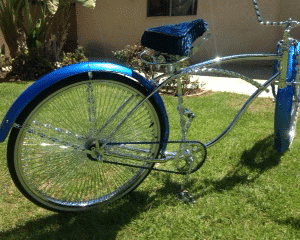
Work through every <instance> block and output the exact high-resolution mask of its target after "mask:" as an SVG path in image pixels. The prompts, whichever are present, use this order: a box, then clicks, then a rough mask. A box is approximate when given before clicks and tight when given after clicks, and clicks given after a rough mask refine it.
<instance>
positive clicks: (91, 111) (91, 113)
mask: <svg viewBox="0 0 300 240" xmlns="http://www.w3.org/2000/svg"><path fill="white" fill-rule="evenodd" d="M86 84H87V88H86V94H87V99H86V100H87V112H88V123H89V124H88V126H89V129H88V133H89V135H90V136H91V135H92V133H93V132H94V130H95V129H96V116H95V101H94V94H93V85H92V83H91V82H87V83H86Z"/></svg>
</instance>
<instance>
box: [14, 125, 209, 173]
mask: <svg viewBox="0 0 300 240" xmlns="http://www.w3.org/2000/svg"><path fill="white" fill-rule="evenodd" d="M33 123H34V124H35V125H38V126H43V127H46V128H48V129H52V130H54V131H56V132H61V130H60V129H58V128H51V126H50V125H47V124H40V123H38V122H37V121H33ZM13 127H14V128H17V129H26V128H28V127H24V126H21V125H20V124H18V123H14V124H13ZM27 132H28V133H30V134H34V135H37V136H39V137H41V138H44V139H48V140H50V141H52V142H56V143H60V144H62V145H63V146H66V147H71V148H73V149H74V150H76V151H84V150H86V148H85V147H83V146H78V145H75V144H72V143H69V142H64V141H60V140H58V139H57V138H54V137H50V136H47V135H45V134H44V133H40V132H36V131H34V130H33V129H32V128H28V129H27ZM65 134H66V135H68V136H70V135H73V136H74V137H76V138H77V139H81V138H82V137H81V136H79V135H76V134H73V133H71V132H69V131H66V132H65ZM166 143H168V144H172V143H180V144H182V143H187V144H201V145H202V146H203V147H204V149H206V148H205V145H203V144H202V143H201V142H199V141H187V140H185V141H180V140H176V141H167V142H161V141H154V142H110V143H107V144H106V145H121V144H166ZM205 154H206V152H205ZM162 155H163V154H162ZM204 157H206V156H204ZM172 158H173V159H174V160H175V155H174V157H171V159H172ZM171 159H170V160H171ZM157 160H166V162H167V157H166V156H163V157H162V158H160V159H157ZM203 161H205V158H204V160H203ZM101 162H103V163H109V164H115V165H121V166H127V167H133V168H142V169H149V170H154V171H160V172H166V173H175V174H181V175H186V174H187V173H186V172H180V171H174V170H167V169H161V168H155V167H145V166H140V165H135V164H128V163H120V162H116V161H109V160H101Z"/></svg>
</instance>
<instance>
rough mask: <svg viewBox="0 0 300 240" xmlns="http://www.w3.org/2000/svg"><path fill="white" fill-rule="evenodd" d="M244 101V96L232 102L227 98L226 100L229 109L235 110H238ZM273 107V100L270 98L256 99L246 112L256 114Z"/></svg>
mask: <svg viewBox="0 0 300 240" xmlns="http://www.w3.org/2000/svg"><path fill="white" fill-rule="evenodd" d="M235 96H236V95H235ZM246 100H247V97H246V96H240V97H239V98H234V100H232V99H231V98H229V99H228V100H227V104H228V105H229V106H230V107H233V108H236V109H237V110H238V109H240V107H241V106H242V104H243V103H244V102H245V101H246ZM273 105H274V104H273V100H272V99H271V98H257V99H255V100H254V101H253V102H252V104H251V105H250V106H249V108H248V110H249V111H250V112H257V111H262V110H264V109H267V108H270V107H273Z"/></svg>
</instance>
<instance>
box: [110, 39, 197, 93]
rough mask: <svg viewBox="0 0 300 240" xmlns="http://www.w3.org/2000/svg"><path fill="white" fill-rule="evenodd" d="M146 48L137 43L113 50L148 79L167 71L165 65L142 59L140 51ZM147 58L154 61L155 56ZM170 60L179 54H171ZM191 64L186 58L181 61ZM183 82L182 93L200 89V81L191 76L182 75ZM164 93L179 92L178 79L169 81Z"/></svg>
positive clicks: (119, 58)
mask: <svg viewBox="0 0 300 240" xmlns="http://www.w3.org/2000/svg"><path fill="white" fill-rule="evenodd" d="M144 50H145V47H143V46H141V45H140V44H135V45H128V46H126V47H125V49H123V50H120V51H116V52H113V54H114V57H115V58H117V59H118V60H119V61H120V62H122V63H124V64H125V65H127V66H129V67H131V68H133V69H135V70H137V71H139V72H141V73H143V74H144V75H145V76H146V78H147V79H150V78H154V77H155V74H157V72H158V71H162V72H165V71H166V69H165V67H156V66H154V65H147V64H146V63H144V62H143V61H142V60H141V59H140V53H141V52H143V51H144ZM145 58H146V60H147V61H149V62H153V60H154V57H153V56H151V55H147V56H145ZM169 58H170V59H169V60H171V61H174V60H175V59H176V58H177V56H169ZM156 59H159V61H160V62H162V63H163V62H166V58H165V57H164V56H163V55H160V56H159V57H157V58H156ZM188 64H189V62H188V61H187V60H186V61H184V62H182V63H181V66H180V67H185V66H187V65H188ZM181 83H182V94H183V95H186V94H190V93H193V92H195V91H197V90H199V89H200V86H199V84H198V83H193V82H191V80H190V76H188V75H187V76H182V77H181ZM161 92H162V93H167V94H176V92H177V80H176V79H173V80H171V81H170V82H168V83H167V84H166V85H165V86H164V87H163V88H162V89H161Z"/></svg>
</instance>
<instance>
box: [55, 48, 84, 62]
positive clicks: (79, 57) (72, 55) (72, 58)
mask: <svg viewBox="0 0 300 240" xmlns="http://www.w3.org/2000/svg"><path fill="white" fill-rule="evenodd" d="M85 61H87V58H86V56H85V55H84V49H83V47H82V46H78V48H77V49H76V50H75V51H74V52H68V53H64V52H63V53H62V59H61V61H60V62H58V63H57V64H56V66H57V67H62V66H66V65H69V64H73V63H77V62H85Z"/></svg>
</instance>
